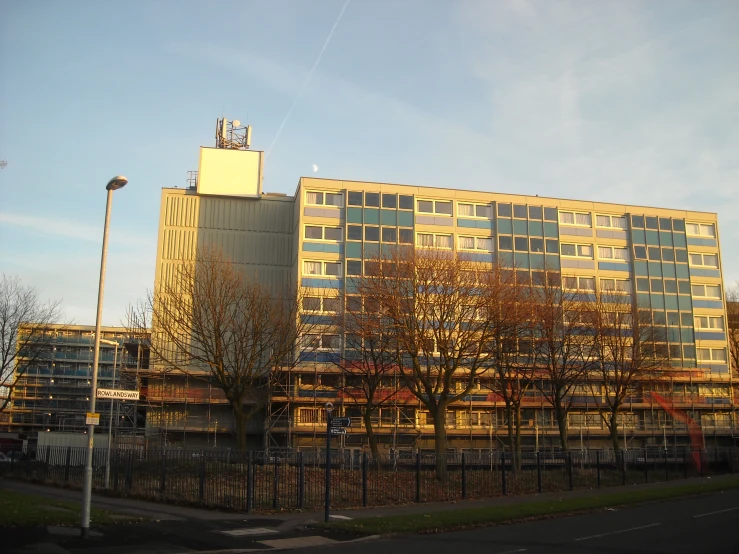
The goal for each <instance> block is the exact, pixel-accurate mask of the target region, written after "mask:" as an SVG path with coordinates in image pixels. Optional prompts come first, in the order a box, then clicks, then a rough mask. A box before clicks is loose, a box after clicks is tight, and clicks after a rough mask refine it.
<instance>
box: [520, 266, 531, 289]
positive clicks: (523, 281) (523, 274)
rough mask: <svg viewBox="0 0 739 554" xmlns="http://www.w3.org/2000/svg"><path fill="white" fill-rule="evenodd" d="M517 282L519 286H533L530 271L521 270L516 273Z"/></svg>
mask: <svg viewBox="0 0 739 554" xmlns="http://www.w3.org/2000/svg"><path fill="white" fill-rule="evenodd" d="M516 282H517V283H518V284H519V285H530V284H531V275H530V274H529V272H528V271H526V270H525V269H524V270H520V271H516Z"/></svg>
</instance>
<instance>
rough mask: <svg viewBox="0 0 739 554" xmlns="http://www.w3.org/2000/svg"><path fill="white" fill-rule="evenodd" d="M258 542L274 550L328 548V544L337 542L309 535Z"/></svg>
mask: <svg viewBox="0 0 739 554" xmlns="http://www.w3.org/2000/svg"><path fill="white" fill-rule="evenodd" d="M259 542H260V543H262V544H265V545H267V546H271V547H272V548H274V549H278V548H279V549H288V548H303V547H306V546H328V545H329V544H336V543H337V542H339V541H335V540H333V539H329V538H328V537H320V536H314V535H309V536H307V537H294V538H291V539H275V540H270V541H259Z"/></svg>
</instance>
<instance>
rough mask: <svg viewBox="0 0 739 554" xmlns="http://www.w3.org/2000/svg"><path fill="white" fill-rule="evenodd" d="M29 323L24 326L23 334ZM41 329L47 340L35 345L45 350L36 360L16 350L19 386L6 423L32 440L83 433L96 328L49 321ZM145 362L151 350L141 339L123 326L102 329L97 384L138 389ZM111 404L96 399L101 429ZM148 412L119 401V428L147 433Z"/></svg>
mask: <svg viewBox="0 0 739 554" xmlns="http://www.w3.org/2000/svg"><path fill="white" fill-rule="evenodd" d="M28 325H29V324H26V326H21V328H20V330H19V334H20V335H21V336H23V334H24V333H26V332H27V328H28V327H27V326H28ZM34 332H38V331H34ZM42 332H43V333H44V335H45V336H44V338H43V339H39V340H37V341H35V343H36V344H42V345H43V350H42V352H41V354H40V355H38V356H36V355H34V357H33V358H34V359H33V362H32V363H29V360H28V358H27V357H25V356H24V354H23V352H19V354H18V358H17V364H16V367H15V375H14V376H13V379H12V381H11V382H13V383H15V386H14V387H13V388H12V390H11V391H10V402H9V405H8V408H7V413H8V419H7V421H6V422H5V423H4V424H3V427H4V428H5V429H6V430H7V431H10V432H14V433H18V434H19V435H23V436H26V437H29V438H31V439H33V438H34V437H35V435H36V434H37V433H44V432H57V433H59V432H62V433H84V432H86V431H87V425H86V423H85V415H86V413H87V412H89V409H90V393H91V391H92V384H91V379H92V369H93V367H92V365H93V350H94V349H93V346H94V344H95V327H94V326H86V325H61V324H58V325H48V326H46V327H45V328H44V329H43V331H42ZM142 366H143V367H147V366H148V351H147V350H146V349H144V348H141V344H140V341H137V340H132V339H131V338H130V337H129V334H128V333H127V331H126V329H125V328H122V327H102V328H101V343H100V357H99V360H98V387H100V388H128V389H134V388H138V384H137V382H136V373H137V368H140V367H142ZM114 383H115V387H114ZM110 407H111V403H110V402H109V401H103V400H98V401H97V410H98V413H100V414H101V417H100V424H99V426H98V427H97V429H98V431H101V432H107V430H108V425H109V421H110V420H111V418H110V417H109V415H110V412H109V410H110ZM139 411H140V414H141V415H140V419H139V420H138V421H137V418H136V414H137V412H139ZM144 413H145V410H144V409H143V408H141V410H138V406H136V405H134V404H123V403H121V404H120V406H118V407H117V410H116V411H115V414H116V418H115V419H114V425H115V428H116V429H117V430H119V431H120V432H121V433H123V434H132V433H134V429H135V427H136V425H137V423H139V424H140V425H141V429H142V434H143V414H144Z"/></svg>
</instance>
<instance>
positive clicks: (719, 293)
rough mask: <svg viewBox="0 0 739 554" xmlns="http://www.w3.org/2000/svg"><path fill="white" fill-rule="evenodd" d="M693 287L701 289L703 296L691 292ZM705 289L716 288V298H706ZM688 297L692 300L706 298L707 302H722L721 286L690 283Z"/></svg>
mask: <svg viewBox="0 0 739 554" xmlns="http://www.w3.org/2000/svg"><path fill="white" fill-rule="evenodd" d="M693 287H703V294H700V295H697V294H695V292H694V291H693ZM706 287H716V288H718V296H708V295H706V290H707V289H706ZM690 296H692V297H693V298H706V299H709V300H722V299H723V296H721V285H716V284H711V283H690Z"/></svg>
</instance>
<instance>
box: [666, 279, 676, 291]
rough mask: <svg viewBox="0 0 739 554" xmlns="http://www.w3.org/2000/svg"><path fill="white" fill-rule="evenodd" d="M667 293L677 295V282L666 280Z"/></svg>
mask: <svg viewBox="0 0 739 554" xmlns="http://www.w3.org/2000/svg"><path fill="white" fill-rule="evenodd" d="M665 292H668V293H670V294H677V281H675V280H674V279H665Z"/></svg>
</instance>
